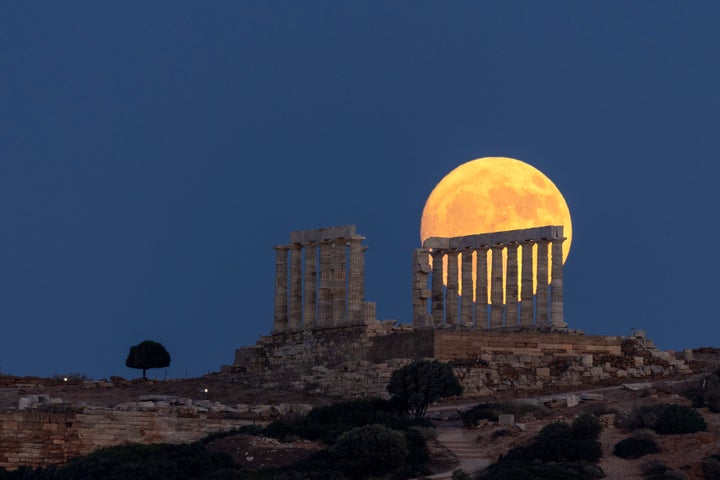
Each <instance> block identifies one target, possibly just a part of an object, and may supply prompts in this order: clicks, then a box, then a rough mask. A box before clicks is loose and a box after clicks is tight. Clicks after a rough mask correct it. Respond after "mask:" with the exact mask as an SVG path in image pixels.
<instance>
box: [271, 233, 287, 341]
mask: <svg viewBox="0 0 720 480" xmlns="http://www.w3.org/2000/svg"><path fill="white" fill-rule="evenodd" d="M273 248H274V249H275V315H274V321H273V331H274V332H282V331H283V330H285V329H286V328H287V323H288V299H287V282H288V277H287V274H288V270H287V268H288V247H286V246H277V247H273Z"/></svg>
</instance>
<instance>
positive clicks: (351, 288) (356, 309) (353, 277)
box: [347, 236, 367, 324]
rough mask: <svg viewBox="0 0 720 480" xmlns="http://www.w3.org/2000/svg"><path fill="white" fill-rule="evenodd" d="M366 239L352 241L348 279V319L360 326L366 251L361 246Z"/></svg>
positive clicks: (358, 238)
mask: <svg viewBox="0 0 720 480" xmlns="http://www.w3.org/2000/svg"><path fill="white" fill-rule="evenodd" d="M364 239H365V237H359V236H358V237H353V238H351V239H350V272H349V279H348V295H347V298H348V317H350V323H352V324H359V323H362V322H363V319H362V302H363V300H364V298H365V293H364V291H363V290H364V287H365V250H366V249H367V247H365V246H363V245H361V242H362V241H363V240H364Z"/></svg>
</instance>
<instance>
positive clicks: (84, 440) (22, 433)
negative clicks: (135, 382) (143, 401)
mask: <svg viewBox="0 0 720 480" xmlns="http://www.w3.org/2000/svg"><path fill="white" fill-rule="evenodd" d="M250 423H253V421H252V420H247V419H241V418H232V417H229V416H228V415H227V414H224V413H212V412H208V413H202V414H199V413H197V412H189V411H181V410H175V411H169V410H160V411H157V410H156V411H121V410H109V409H95V408H80V409H68V410H67V411H59V412H53V411H42V410H16V411H9V412H0V438H1V439H2V442H0V467H3V468H8V469H12V468H16V467H17V466H19V465H30V466H33V467H37V466H42V465H49V464H62V463H65V462H66V461H67V460H68V459H70V458H72V457H76V456H78V455H84V454H87V453H90V452H91V451H93V450H96V449H98V448H102V447H109V446H112V445H119V444H123V443H160V442H173V443H184V442H192V441H195V440H198V439H200V438H202V437H204V436H206V435H208V434H210V433H213V432H218V431H223V430H230V429H231V428H233V427H239V426H241V425H247V424H250Z"/></svg>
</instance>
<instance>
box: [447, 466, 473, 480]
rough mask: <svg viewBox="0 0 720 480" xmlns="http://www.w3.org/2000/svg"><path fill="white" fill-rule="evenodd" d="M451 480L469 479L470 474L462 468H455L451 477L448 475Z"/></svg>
mask: <svg viewBox="0 0 720 480" xmlns="http://www.w3.org/2000/svg"><path fill="white" fill-rule="evenodd" d="M450 479H451V480H471V478H470V475H468V473H467V472H466V471H465V470H463V469H462V468H458V469H457V470H453V472H452V477H450Z"/></svg>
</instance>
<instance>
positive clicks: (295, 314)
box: [288, 244, 303, 330]
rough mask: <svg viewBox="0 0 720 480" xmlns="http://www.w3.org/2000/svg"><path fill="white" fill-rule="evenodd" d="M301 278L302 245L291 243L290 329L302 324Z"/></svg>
mask: <svg viewBox="0 0 720 480" xmlns="http://www.w3.org/2000/svg"><path fill="white" fill-rule="evenodd" d="M302 280H303V279H302V246H301V245H297V244H293V245H290V309H289V310H290V311H289V313H288V328H289V329H290V330H297V329H298V328H300V327H301V326H302Z"/></svg>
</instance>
